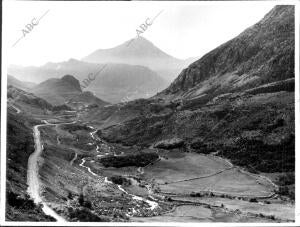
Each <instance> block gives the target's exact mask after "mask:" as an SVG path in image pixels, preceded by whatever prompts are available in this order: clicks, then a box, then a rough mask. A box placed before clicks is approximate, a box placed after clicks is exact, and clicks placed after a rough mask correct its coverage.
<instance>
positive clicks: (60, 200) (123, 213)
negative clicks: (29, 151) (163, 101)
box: [29, 122, 294, 222]
mask: <svg viewBox="0 0 300 227" xmlns="http://www.w3.org/2000/svg"><path fill="white" fill-rule="evenodd" d="M36 129H39V130H40V137H41V141H40V142H41V144H43V145H42V146H41V145H40V147H43V150H42V151H41V152H40V154H39V155H40V157H39V159H37V160H39V161H38V162H39V164H38V166H39V172H38V173H36V174H38V175H39V176H40V188H39V189H38V190H39V192H38V193H40V195H41V198H42V200H43V203H45V204H47V206H49V207H51V208H52V209H53V211H54V212H55V213H56V214H58V215H59V216H60V217H62V218H64V219H66V220H67V221H121V222H122V221H133V222H157V221H159V222H162V221H163V222H168V221H169V222H290V221H293V220H294V205H293V204H292V203H291V202H288V201H282V200H281V199H280V198H279V197H278V196H277V195H276V194H275V193H274V191H275V190H276V185H274V184H273V183H272V182H271V181H270V180H269V179H268V178H267V177H263V176H260V175H256V174H250V173H248V172H247V171H245V170H243V169H241V168H239V167H236V166H233V165H232V164H231V163H230V162H229V161H227V160H225V159H222V158H220V157H216V156H213V155H203V154H196V153H192V152H182V151H178V150H173V151H166V150H162V149H151V148H146V149H142V148H139V147H136V146H132V147H130V146H127V147H126V146H122V145H119V144H113V143H108V142H105V141H104V140H103V139H101V138H99V137H98V136H97V134H96V132H97V129H96V128H93V127H92V126H88V125H86V124H85V123H83V122H75V123H72V124H52V125H50V124H49V125H44V126H43V127H36ZM36 143H37V140H36ZM36 147H39V144H36ZM36 152H37V151H36ZM35 154H36V153H35ZM133 154H139V155H141V157H142V156H145V157H146V155H145V154H156V155H157V156H158V158H157V159H156V160H155V161H150V162H149V163H148V164H146V165H144V167H139V166H127V167H119V168H116V167H113V166H111V167H107V166H105V162H104V161H103V160H104V159H105V158H112V160H114V159H116V160H119V159H120V158H121V159H122V160H123V159H124V158H125V159H126V158H127V159H128V160H129V159H130V158H131V157H132V155H133ZM33 155H34V154H33ZM128 160H127V161H128ZM129 161H130V160H129ZM29 169H30V168H29ZM29 179H30V178H29ZM283 210H284V212H282V211H283Z"/></svg>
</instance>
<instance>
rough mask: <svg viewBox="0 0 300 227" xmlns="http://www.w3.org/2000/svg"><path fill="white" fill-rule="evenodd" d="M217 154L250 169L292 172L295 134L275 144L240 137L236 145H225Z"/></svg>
mask: <svg viewBox="0 0 300 227" xmlns="http://www.w3.org/2000/svg"><path fill="white" fill-rule="evenodd" d="M219 154H220V155H221V156H223V157H225V158H228V159H230V160H231V161H232V162H233V163H234V164H235V165H239V166H244V167H246V168H248V169H249V170H250V171H260V172H266V173H273V172H294V171H295V136H294V135H293V134H291V135H290V136H289V138H287V139H286V140H285V141H283V142H282V143H280V144H277V145H273V144H271V145H270V144H266V143H264V142H263V141H261V140H255V139H251V140H249V139H243V138H241V139H239V141H238V142H237V144H236V146H234V147H233V146H225V147H223V149H222V152H220V153H219Z"/></svg>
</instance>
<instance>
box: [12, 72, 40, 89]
mask: <svg viewBox="0 0 300 227" xmlns="http://www.w3.org/2000/svg"><path fill="white" fill-rule="evenodd" d="M7 85H8V86H9V85H12V86H14V87H16V88H20V89H22V90H29V89H30V88H32V87H34V86H35V85H36V84H35V83H31V82H25V81H21V80H18V79H17V78H15V77H14V76H11V75H7Z"/></svg>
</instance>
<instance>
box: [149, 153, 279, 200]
mask: <svg viewBox="0 0 300 227" xmlns="http://www.w3.org/2000/svg"><path fill="white" fill-rule="evenodd" d="M166 158H167V159H166ZM166 158H165V159H163V160H162V161H160V162H157V163H154V164H153V165H150V166H148V167H146V168H144V171H145V173H144V176H145V177H146V178H149V179H151V178H153V179H155V182H156V183H157V184H158V185H159V187H160V189H161V192H165V193H174V194H190V193H192V192H200V191H212V192H216V193H224V194H229V195H233V196H249V197H263V196H269V195H271V194H272V190H274V187H273V186H272V184H270V183H269V182H268V181H266V180H264V179H261V178H258V177H256V176H253V175H249V174H247V173H244V172H242V171H240V170H239V169H238V168H235V167H232V166H230V163H228V162H227V161H226V160H223V159H219V158H216V157H213V156H207V155H199V154H194V153H179V152H178V153H171V152H170V153H168V154H166Z"/></svg>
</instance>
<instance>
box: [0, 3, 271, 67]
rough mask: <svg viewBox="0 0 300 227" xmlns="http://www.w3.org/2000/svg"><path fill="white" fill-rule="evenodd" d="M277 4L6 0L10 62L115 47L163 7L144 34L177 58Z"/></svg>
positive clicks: (212, 43)
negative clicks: (30, 26) (26, 30)
mask: <svg viewBox="0 0 300 227" xmlns="http://www.w3.org/2000/svg"><path fill="white" fill-rule="evenodd" d="M274 4H275V2H269V3H259V2H254V3H252V2H242V4H241V3H234V2H231V3H229V2H227V3H221V2H218V3H211V2H205V3H199V2H186V3H182V2H111V1H109V2H63V1H61V2H52V1H50V2H47V1H46V2H38V1H34V2H28V1H25V2H4V9H3V10H4V19H3V23H4V33H5V34H4V35H5V42H6V45H7V57H8V63H9V64H20V65H42V64H45V63H46V62H49V61H51V62H59V61H66V60H68V59H69V58H76V59H81V58H82V57H84V56H86V55H88V54H90V53H91V52H93V51H95V50H96V49H105V48H111V47H114V46H116V45H119V44H121V43H123V42H125V41H127V40H128V39H131V38H133V37H134V36H136V29H137V28H138V27H139V25H140V24H142V23H144V22H145V20H146V19H147V18H150V19H151V18H153V17H154V16H155V15H156V14H158V13H159V12H160V11H161V10H163V11H162V13H161V14H160V15H159V16H158V17H157V18H156V20H155V21H154V22H153V24H152V25H151V26H150V27H148V29H147V30H146V31H145V32H144V34H143V37H145V38H147V39H148V40H150V41H151V42H153V43H154V44H155V45H156V46H157V47H159V48H160V49H162V50H163V51H165V52H166V53H168V54H170V55H172V56H174V57H177V58H182V59H183V58H188V57H194V56H202V55H204V54H205V53H207V52H208V51H210V50H212V49H213V48H215V47H217V46H218V45H220V44H222V43H223V42H226V41H227V40H229V39H231V38H233V37H235V36H236V35H238V34H239V33H241V32H242V31H243V30H244V29H246V28H247V27H249V26H251V25H253V24H254V23H256V22H257V21H259V20H260V19H261V18H262V17H263V16H264V15H265V14H266V13H267V12H268V11H269V10H270V9H271V8H272V7H273V6H274ZM48 10H49V11H48ZM47 11H48V13H47V14H46V15H45V16H44V17H43V18H42V19H41V20H40V21H39V23H38V25H36V26H34V28H33V29H32V30H31V32H30V33H28V34H26V35H25V37H24V38H23V39H21V40H20V41H19V42H18V43H17V44H16V45H15V46H14V47H12V45H13V44H14V43H15V42H16V41H17V40H18V39H19V38H20V37H22V36H23V33H22V29H23V28H24V26H25V25H26V24H28V23H30V22H31V21H32V20H33V18H39V17H41V16H42V15H43V14H44V13H45V12H47ZM33 22H35V20H33Z"/></svg>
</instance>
